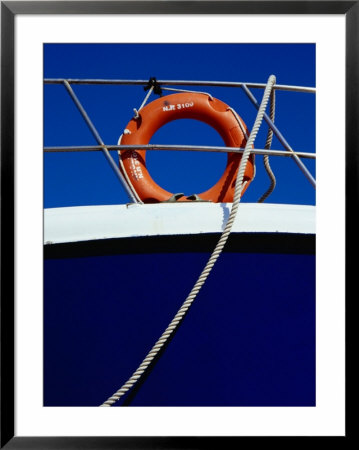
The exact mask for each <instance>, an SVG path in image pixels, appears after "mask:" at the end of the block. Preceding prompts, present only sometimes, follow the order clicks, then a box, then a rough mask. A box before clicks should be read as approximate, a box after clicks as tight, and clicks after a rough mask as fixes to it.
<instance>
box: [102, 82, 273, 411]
mask: <svg viewBox="0 0 359 450" xmlns="http://www.w3.org/2000/svg"><path fill="white" fill-rule="evenodd" d="M275 82H276V78H275V76H274V75H271V76H270V77H269V79H268V82H267V86H266V88H265V91H264V95H263V98H262V102H261V105H260V107H259V110H258V113H257V117H256V120H255V123H254V126H253V129H252V131H251V134H250V136H249V139H248V141H247V143H246V147H245V150H244V152H243V155H242V159H241V163H240V166H239V170H238V175H237V180H236V187H235V191H234V197H233V206H232V210H231V213H230V215H229V218H228V221H227V223H226V225H225V228H224V231H223V233H222V235H221V237H220V239H219V241H218V243H217V245H216V247H215V249H214V251H213V253H212V255H211V256H210V258H209V260H208V262H207V264H206V266H205V267H204V269H203V271H202V273H201V275H200V276H199V278H198V280H197V282H196V283H195V285H194V286H193V288H192V290H191V292H190V294H189V295H188V297H187V298H186V300H185V301H184V303H183V304H182V306H181V307H180V309H179V310H178V312H177V314H176V315H175V316H174V318H173V320H172V321H171V322H170V324H169V325H168V327H167V328H166V330H165V331H164V333H163V334H162V336H161V337H160V338H159V339H158V341H157V342H156V343H155V345H154V346H153V347H152V349H151V350H150V352H149V353H148V354H147V356H146V357H145V359H144V360H143V361H142V363H141V364H140V366H139V367H138V368H137V370H136V371H135V372H134V373H133V375H132V376H131V377H130V378H129V379H128V380H127V381H126V383H125V384H124V385H123V386H122V387H121V388H120V389H119V390H118V391H117V392H115V393H114V394H113V395H112V396H111V397H110V398H108V399H107V400H106V401H105V402H104V403H103V404H102V405H100V406H112V405H113V404H114V403H115V402H117V401H118V400H119V399H120V398H121V397H122V396H123V395H124V394H125V393H126V392H127V391H128V390H129V389H131V388H132V387H133V385H134V384H135V383H137V381H138V380H139V379H140V378H141V376H142V375H143V374H144V372H145V371H146V369H147V368H148V367H149V365H150V364H151V362H152V361H153V359H154V358H155V357H156V355H157V354H158V353H159V351H160V350H161V348H162V347H163V345H164V344H165V343H166V342H167V340H168V339H169V337H170V336H171V334H172V333H173V331H174V330H176V328H177V327H178V325H179V323H180V322H181V320H182V319H183V318H184V316H185V315H186V313H187V311H188V309H189V308H190V306H191V304H192V303H193V301H194V299H195V298H196V296H197V294H198V292H199V291H200V289H201V287H202V286H203V284H204V282H205V281H206V279H207V277H208V275H209V274H210V272H211V270H212V268H213V266H214V264H215V262H216V261H217V259H218V257H219V255H220V254H221V252H222V250H223V247H224V245H225V243H226V242H227V239H228V236H229V234H230V232H231V229H232V225H233V223H234V220H235V217H236V214H237V211H238V207H239V202H240V198H241V192H242V189H243V186H242V185H243V178H244V173H245V169H246V165H247V162H248V158H249V156H250V152H251V149H252V146H253V144H254V140H255V138H256V136H257V133H258V130H259V127H260V125H261V123H262V119H263V115H264V112H265V109H266V106H267V103H268V99H269V96H270V93H271V91H272V88H273V85H274V84H275Z"/></svg>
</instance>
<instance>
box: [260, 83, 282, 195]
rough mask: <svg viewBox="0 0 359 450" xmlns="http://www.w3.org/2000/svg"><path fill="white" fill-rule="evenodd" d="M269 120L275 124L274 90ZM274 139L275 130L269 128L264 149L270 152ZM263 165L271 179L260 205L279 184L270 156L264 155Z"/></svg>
mask: <svg viewBox="0 0 359 450" xmlns="http://www.w3.org/2000/svg"><path fill="white" fill-rule="evenodd" d="M269 118H270V120H271V121H272V122H273V123H274V118H275V90H274V89H273V90H272V92H271V95H270V113H269ZM272 139H273V130H272V128H270V127H269V129H268V134H267V139H266V143H265V146H264V148H265V149H266V150H269V149H270V148H271V145H272ZM263 163H264V168H265V169H266V172H267V174H268V176H269V179H270V185H269V187H268V189H267V190H266V192H265V193H264V194H263V195H262V196H261V198H260V199H259V200H258V203H263V202H264V200H266V199H267V198H268V197H269V196H270V195H271V193H272V192H273V191H274V188H275V186H276V184H277V181H276V179H275V175H274V173H273V171H272V168H271V166H270V164H269V156H268V155H264V157H263Z"/></svg>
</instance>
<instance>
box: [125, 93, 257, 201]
mask: <svg viewBox="0 0 359 450" xmlns="http://www.w3.org/2000/svg"><path fill="white" fill-rule="evenodd" d="M177 119H195V120H200V121H202V122H205V123H206V124H208V125H210V126H212V127H213V128H214V129H215V130H217V131H218V133H219V134H220V135H221V136H222V139H223V140H224V143H225V145H226V146H227V147H244V146H245V143H246V138H245V136H244V133H243V132H242V130H241V127H240V126H239V123H238V120H240V121H241V124H242V126H243V127H244V129H245V132H246V134H247V136H248V134H249V133H248V130H247V127H246V126H245V124H244V123H243V121H242V119H241V118H238V119H237V118H236V117H235V115H234V113H233V111H232V110H231V108H230V107H229V106H228V105H226V104H225V103H223V102H222V101H221V100H218V99H216V98H213V97H210V96H209V95H207V94H201V93H180V94H172V95H167V96H165V97H161V98H158V99H156V100H154V101H153V102H151V103H149V104H148V105H146V106H145V107H144V108H142V109H141V110H140V111H139V117H138V118H133V119H132V120H131V121H130V122H129V123H128V125H127V127H126V129H125V131H124V134H123V135H122V136H121V138H120V140H119V142H120V143H121V144H123V145H146V144H148V143H149V141H150V139H151V137H152V136H153V134H154V133H155V132H156V131H157V130H158V129H159V128H160V127H162V126H163V125H165V124H166V123H168V122H171V121H173V120H177ZM227 155H228V159H227V165H226V168H225V171H224V173H223V174H222V176H221V178H220V179H219V180H218V181H217V183H216V184H215V185H214V186H212V187H211V188H210V189H208V190H207V191H205V192H202V193H201V194H198V196H199V198H200V199H202V200H209V201H212V202H216V203H218V202H233V195H234V188H235V182H236V176H237V172H238V168H239V163H240V161H241V158H242V156H241V154H238V153H228V154H227ZM119 158H120V169H121V170H122V172H123V173H124V175H125V177H126V179H127V181H128V182H129V183H130V184H131V185H132V186H133V189H134V190H135V192H136V193H137V195H138V197H139V198H140V199H141V200H142V201H143V202H144V203H157V202H162V201H167V200H169V198H171V197H172V196H173V194H172V193H171V192H168V191H166V190H165V189H162V188H161V187H160V186H159V185H158V184H157V183H156V182H155V181H154V180H153V179H152V178H151V176H150V174H149V172H148V170H147V168H146V151H145V150H122V151H120V152H119ZM253 177H254V155H251V156H250V158H249V160H248V163H247V167H246V170H245V174H244V181H246V182H247V183H246V184H245V185H244V187H243V191H242V195H243V193H244V191H245V190H246V189H247V187H248V185H249V183H250V182H251V180H252V179H253ZM179 201H188V200H187V198H186V197H183V198H181V199H179Z"/></svg>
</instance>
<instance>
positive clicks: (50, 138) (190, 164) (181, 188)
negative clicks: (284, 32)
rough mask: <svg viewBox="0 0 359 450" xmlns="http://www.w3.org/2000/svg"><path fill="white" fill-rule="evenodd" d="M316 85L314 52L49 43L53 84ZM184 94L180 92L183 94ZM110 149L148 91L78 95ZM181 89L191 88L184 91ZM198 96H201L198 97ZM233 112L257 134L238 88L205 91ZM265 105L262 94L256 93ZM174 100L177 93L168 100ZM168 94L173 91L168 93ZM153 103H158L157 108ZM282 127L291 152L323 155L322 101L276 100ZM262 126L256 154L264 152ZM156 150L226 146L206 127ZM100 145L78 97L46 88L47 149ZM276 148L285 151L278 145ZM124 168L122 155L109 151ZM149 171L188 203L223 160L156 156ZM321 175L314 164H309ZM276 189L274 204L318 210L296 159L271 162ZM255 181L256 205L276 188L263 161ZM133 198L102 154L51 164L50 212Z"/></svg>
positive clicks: (305, 48)
mask: <svg viewBox="0 0 359 450" xmlns="http://www.w3.org/2000/svg"><path fill="white" fill-rule="evenodd" d="M271 74H274V75H276V77H277V83H278V84H294V85H302V86H310V87H314V86H315V45H314V44H313V45H312V44H46V45H45V46H44V77H45V78H111V79H114V78H116V79H145V80H147V79H149V78H150V77H153V76H154V77H156V78H157V79H159V80H161V79H162V80H165V79H168V80H212V81H213V80H214V81H244V82H256V83H265V82H266V81H267V79H268V77H269V75H271ZM178 87H179V88H181V87H182V86H178ZM73 88H74V90H75V93H76V94H77V96H78V97H79V99H80V101H81V102H82V104H83V106H84V107H85V108H86V111H87V113H88V115H89V117H90V118H91V120H92V122H93V123H94V125H95V127H96V128H97V130H98V132H99V134H100V136H101V137H102V139H103V141H104V142H105V143H106V144H108V145H111V144H117V140H118V137H119V136H120V135H121V134H122V131H123V129H124V128H125V127H126V125H127V123H128V122H129V121H130V119H131V118H132V116H133V108H138V107H139V106H140V104H141V103H142V100H143V98H144V96H145V92H144V90H143V87H141V86H103V85H102V86H94V85H90V86H88V85H86V86H80V85H75V86H73ZM182 88H183V87H182ZM194 89H196V88H194ZM197 89H198V90H202V91H203V90H204V91H206V92H210V93H211V94H212V95H213V96H214V97H217V98H219V99H220V100H222V101H224V102H225V103H227V104H228V105H229V106H231V107H233V108H234V109H235V110H236V111H237V113H238V114H239V115H240V116H241V117H242V119H243V120H244V122H245V123H246V125H247V126H248V127H249V129H251V127H252V126H253V123H254V120H255V116H256V110H255V108H254V107H253V105H252V104H251V103H250V101H249V100H248V98H247V97H246V95H245V94H244V92H243V91H242V90H241V89H240V88H223V87H221V88H212V87H209V88H207V87H199V88H197ZM252 92H253V94H254V95H255V96H256V98H257V99H258V101H260V99H261V95H262V93H263V91H262V90H260V89H252ZM168 93H171V92H168ZM164 94H166V92H164ZM156 98H157V96H156V95H152V96H151V98H150V101H151V100H154V99H156ZM275 123H276V125H277V127H278V128H279V129H280V131H281V132H282V134H283V135H284V136H285V138H286V139H287V141H288V142H289V144H290V145H291V146H292V148H293V149H295V150H298V151H305V152H315V95H314V94H303V93H295V92H278V93H277V106H276V120H275ZM266 134H267V125H266V124H265V123H264V124H263V126H262V128H261V131H260V132H259V134H258V137H257V140H256V143H255V147H257V148H263V146H264V143H265V139H266ZM151 143H156V144H193V145H223V141H222V139H221V137H220V136H219V135H218V133H217V132H216V131H215V130H214V129H212V128H210V127H209V126H208V125H206V124H204V123H202V122H198V121H193V120H180V121H175V122H172V123H170V124H167V125H166V126H164V127H163V128H161V129H160V130H158V131H157V132H156V133H155V135H154V136H153V137H152V139H151ZM66 145H96V141H95V139H94V138H93V136H92V134H91V133H90V131H89V130H88V128H87V125H86V124H85V122H84V121H83V119H82V117H81V115H80V113H79V112H78V110H77V109H76V107H75V105H74V104H73V103H72V100H71V98H70V97H69V95H68V93H67V92H66V90H65V88H64V87H63V86H61V85H45V86H44V146H66ZM272 148H274V149H282V146H281V144H280V143H279V142H278V141H277V139H276V138H274V139H273V144H272ZM111 154H112V156H113V157H114V159H115V160H116V162H117V161H118V157H117V153H116V152H111ZM146 158H147V167H148V169H149V171H150V173H151V175H152V177H153V179H154V180H155V181H156V182H157V183H158V184H159V185H161V186H162V187H163V188H164V189H167V190H168V191H171V192H184V193H185V194H187V195H190V194H193V193H200V192H203V191H204V190H206V189H208V188H210V187H211V186H212V185H213V184H215V183H216V181H217V180H218V178H219V177H220V176H221V174H222V172H223V170H224V168H225V165H226V155H225V154H212V153H211V154H209V153H202V152H200V153H199V152H170V151H166V152H164V151H158V152H155V151H151V152H148V153H147V157H146ZM303 162H304V163H305V165H306V166H307V167H308V169H309V170H310V171H311V173H312V174H313V175H314V176H315V162H314V161H313V160H308V159H306V160H303ZM271 166H272V169H273V171H274V173H275V175H276V177H277V187H276V189H275V191H274V193H273V194H272V195H271V196H270V197H269V199H268V200H267V202H268V203H295V204H312V205H313V204H315V190H314V189H313V187H312V186H311V185H310V183H309V182H308V181H307V179H306V178H305V177H304V175H303V174H302V172H301V171H300V170H299V168H298V167H297V166H296V164H295V163H294V161H293V160H291V159H290V158H281V157H272V158H271ZM256 167H257V173H256V177H255V179H254V181H253V182H252V183H251V185H250V187H249V188H248V190H247V191H246V193H245V195H244V196H243V199H242V201H244V202H256V201H257V200H258V199H259V198H260V196H261V195H262V193H263V192H264V191H265V190H266V189H267V187H268V185H269V180H268V176H267V174H266V172H265V170H264V168H263V161H262V157H261V156H256ZM128 201H129V200H128V197H127V194H126V193H125V191H124V189H123V187H122V186H121V184H120V183H119V181H118V180H117V178H116V176H115V175H114V174H113V172H112V169H111V168H110V166H109V165H108V163H107V161H106V160H105V158H104V156H103V155H102V153H100V152H86V153H83V152H81V153H66V154H65V153H56V154H55V153H51V154H45V155H44V207H45V208H50V207H60V206H80V205H94V204H97V205H100V204H102V205H105V204H120V203H127V202H128Z"/></svg>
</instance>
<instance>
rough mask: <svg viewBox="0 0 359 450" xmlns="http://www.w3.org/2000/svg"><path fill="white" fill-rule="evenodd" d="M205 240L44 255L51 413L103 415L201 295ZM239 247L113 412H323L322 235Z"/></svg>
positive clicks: (231, 246) (237, 242)
mask: <svg viewBox="0 0 359 450" xmlns="http://www.w3.org/2000/svg"><path fill="white" fill-rule="evenodd" d="M278 238H280V242H279V241H278V242H279V244H278V242H276V239H277V240H278ZM206 239H207V238H206ZM208 239H210V240H211V239H212V241H213V242H215V241H216V239H217V237H216V236H212V237H209V238H208ZM208 239H207V241H206V242H205V238H204V237H203V236H202V237H198V236H197V238H195V237H192V238H189V237H187V238H186V239H185V240H184V241H183V242H182V243H181V238H179V237H177V238H176V240H177V244H174V241H173V240H172V241H171V240H168V239H167V240H166V239H162V240H161V239H159V238H150V239H149V238H147V239H142V241H141V240H140V241H139V240H138V239H137V243H140V245H137V246H134V245H130V243H127V244H128V245H127V244H126V240H118V241H116V240H107V242H106V243H105V244H102V245H101V243H100V244H94V245H93V246H92V247H91V245H89V244H83V245H82V246H81V245H80V246H76V245H75V244H71V245H69V246H56V245H53V246H47V247H48V249H46V250H45V267H44V280H45V282H44V405H45V406H99V405H100V404H101V403H102V402H103V401H105V400H106V399H107V398H108V397H109V396H111V395H112V394H113V393H114V392H115V391H116V390H117V389H118V388H119V387H121V386H122V384H123V383H124V382H125V381H126V380H127V379H128V378H129V376H130V375H131V374H132V373H133V372H134V370H135V369H136V368H137V367H138V365H139V364H140V362H141V361H142V359H143V358H144V357H145V356H146V354H147V352H148V351H149V350H150V348H151V347H152V345H153V344H154V343H155V341H156V340H157V339H158V338H159V336H160V335H161V334H162V332H163V331H164V329H165V328H166V327H167V325H168V323H169V322H170V320H171V319H172V318H173V316H174V315H175V313H176V312H177V310H178V308H179V307H180V305H181V304H182V303H183V301H184V300H185V298H186V296H187V295H188V293H189V291H190V290H191V288H192V287H193V284H194V283H195V281H196V280H197V278H198V276H199V274H200V272H201V270H202V269H203V267H204V265H205V263H206V261H207V259H208V257H209V255H210V252H211V250H212V248H213V246H212V241H211V242H210V243H209V242H208ZM251 239H252V240H253V237H251V236H250V235H248V240H247V241H248V242H249V243H250V242H251ZM243 241H245V239H244V236H243V235H242V236H238V237H232V236H231V238H230V242H229V243H228V246H227V247H226V251H224V252H223V254H222V255H221V257H220V258H219V260H218V261H217V263H216V265H215V267H214V269H213V271H212V273H211V275H210V276H209V278H208V280H207V282H206V283H205V285H204V287H203V288H202V290H201V291H200V293H199V295H198V297H197V298H196V300H195V302H194V304H193V305H192V307H191V308H190V310H189V312H188V314H187V316H186V317H185V319H184V321H183V322H182V324H181V325H180V327H179V329H178V330H177V332H176V333H175V334H174V336H173V337H172V338H171V340H170V342H169V343H168V345H166V347H165V348H164V351H162V353H161V354H160V356H159V358H157V360H156V361H155V364H153V365H152V366H151V368H150V370H149V371H148V373H147V374H146V376H145V377H144V378H143V379H141V381H140V382H138V384H137V385H136V386H135V387H134V388H133V389H132V391H130V392H129V393H128V394H127V396H125V397H124V398H123V399H121V400H120V401H119V402H118V403H116V406H121V405H126V406H315V252H314V236H310V237H306V238H303V237H300V236H298V235H297V236H296V237H295V236H294V237H293V236H289V235H288V236H284V235H283V236H281V237H278V236H276V235H273V234H272V235H270V234H268V235H267V236H262V243H261V245H260V246H257V248H255V246H254V249H252V251H249V249H248V247H249V246H250V245H249V244H246V243H245V242H243ZM257 241H258V239H257ZM131 242H132V244H133V242H135V241H133V240H132V241H131ZM178 242H179V244H178ZM253 242H254V240H253ZM274 244H275V245H274ZM131 248H132V250H131ZM204 248H206V250H204ZM121 249H122V250H121ZM190 250H191V251H190Z"/></svg>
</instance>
